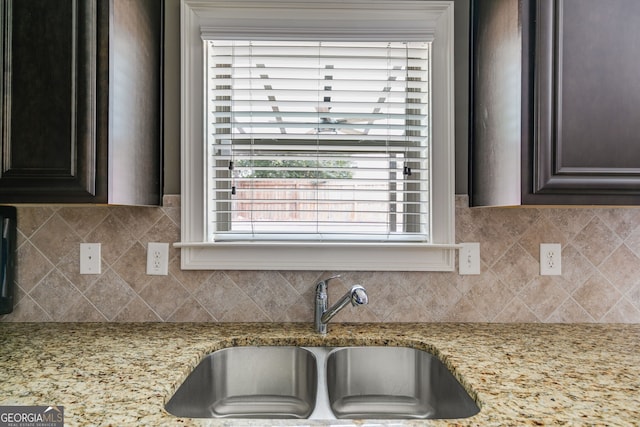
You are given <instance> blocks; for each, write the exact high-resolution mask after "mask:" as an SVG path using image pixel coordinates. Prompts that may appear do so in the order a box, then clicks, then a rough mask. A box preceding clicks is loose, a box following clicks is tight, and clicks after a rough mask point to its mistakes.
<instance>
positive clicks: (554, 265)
mask: <svg viewBox="0 0 640 427" xmlns="http://www.w3.org/2000/svg"><path fill="white" fill-rule="evenodd" d="M561 252H562V245H560V243H540V275H541V276H560V275H561V274H562V253H561Z"/></svg>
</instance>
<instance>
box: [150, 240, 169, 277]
mask: <svg viewBox="0 0 640 427" xmlns="http://www.w3.org/2000/svg"><path fill="white" fill-rule="evenodd" d="M147 274H149V275H151V276H166V275H168V274H169V244H168V243H157V242H149V244H148V245H147Z"/></svg>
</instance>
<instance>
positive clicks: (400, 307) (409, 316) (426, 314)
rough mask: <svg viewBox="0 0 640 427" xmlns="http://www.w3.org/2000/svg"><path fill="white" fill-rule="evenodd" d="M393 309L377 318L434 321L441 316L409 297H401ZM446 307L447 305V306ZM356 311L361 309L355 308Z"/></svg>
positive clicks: (398, 320)
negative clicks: (382, 316)
mask: <svg viewBox="0 0 640 427" xmlns="http://www.w3.org/2000/svg"><path fill="white" fill-rule="evenodd" d="M393 308H394V309H393V310H392V311H391V312H389V314H388V315H387V317H385V318H384V319H381V320H378V321H383V322H412V321H414V322H415V321H417V322H435V321H437V320H438V318H439V317H441V316H442V314H441V313H438V314H436V313H434V312H432V311H430V310H429V309H428V308H427V307H425V306H423V305H421V304H419V302H418V301H416V300H413V299H411V298H403V299H400V300H399V301H398V302H396V304H395V305H394V307H393ZM447 308H448V307H447ZM355 311H357V312H358V313H360V312H362V311H363V310H360V309H356V310H355ZM417 319H419V320H417Z"/></svg>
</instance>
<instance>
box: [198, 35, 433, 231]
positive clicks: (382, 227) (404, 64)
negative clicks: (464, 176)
mask: <svg viewBox="0 0 640 427" xmlns="http://www.w3.org/2000/svg"><path fill="white" fill-rule="evenodd" d="M206 46H207V52H208V54H207V66H206V67H207V70H208V75H207V99H208V135H209V142H208V144H209V152H208V155H209V156H210V161H209V162H208V168H209V171H208V180H209V185H208V188H209V194H208V200H209V218H208V220H209V239H210V241H226V240H274V241H280V240H285V241H286V240H294V241H295V240H321V241H323V240H331V241H421V242H428V241H429V232H430V230H429V228H430V227H429V223H430V221H429V214H428V212H429V200H430V194H429V187H430V167H429V164H430V160H429V152H430V150H429V140H430V138H429V121H430V120H429V117H430V115H429V109H430V104H429V84H430V79H429V48H430V43H429V42H333V41H332V42H314V41H299V42H296V41H264V40H261V41H231V40H208V41H206Z"/></svg>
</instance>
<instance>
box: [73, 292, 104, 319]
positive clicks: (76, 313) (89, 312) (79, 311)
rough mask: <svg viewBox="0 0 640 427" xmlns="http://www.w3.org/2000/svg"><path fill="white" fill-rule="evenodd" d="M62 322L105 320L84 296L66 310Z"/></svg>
mask: <svg viewBox="0 0 640 427" xmlns="http://www.w3.org/2000/svg"><path fill="white" fill-rule="evenodd" d="M63 321H64V322H106V321H107V318H106V317H104V316H103V315H102V313H100V311H98V309H97V308H95V306H94V305H93V304H91V302H89V300H87V299H86V298H85V297H84V296H83V297H82V298H80V299H79V300H78V301H77V302H76V303H75V304H74V305H73V306H71V307H70V308H69V310H67V312H66V313H65V315H64V319H63Z"/></svg>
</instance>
